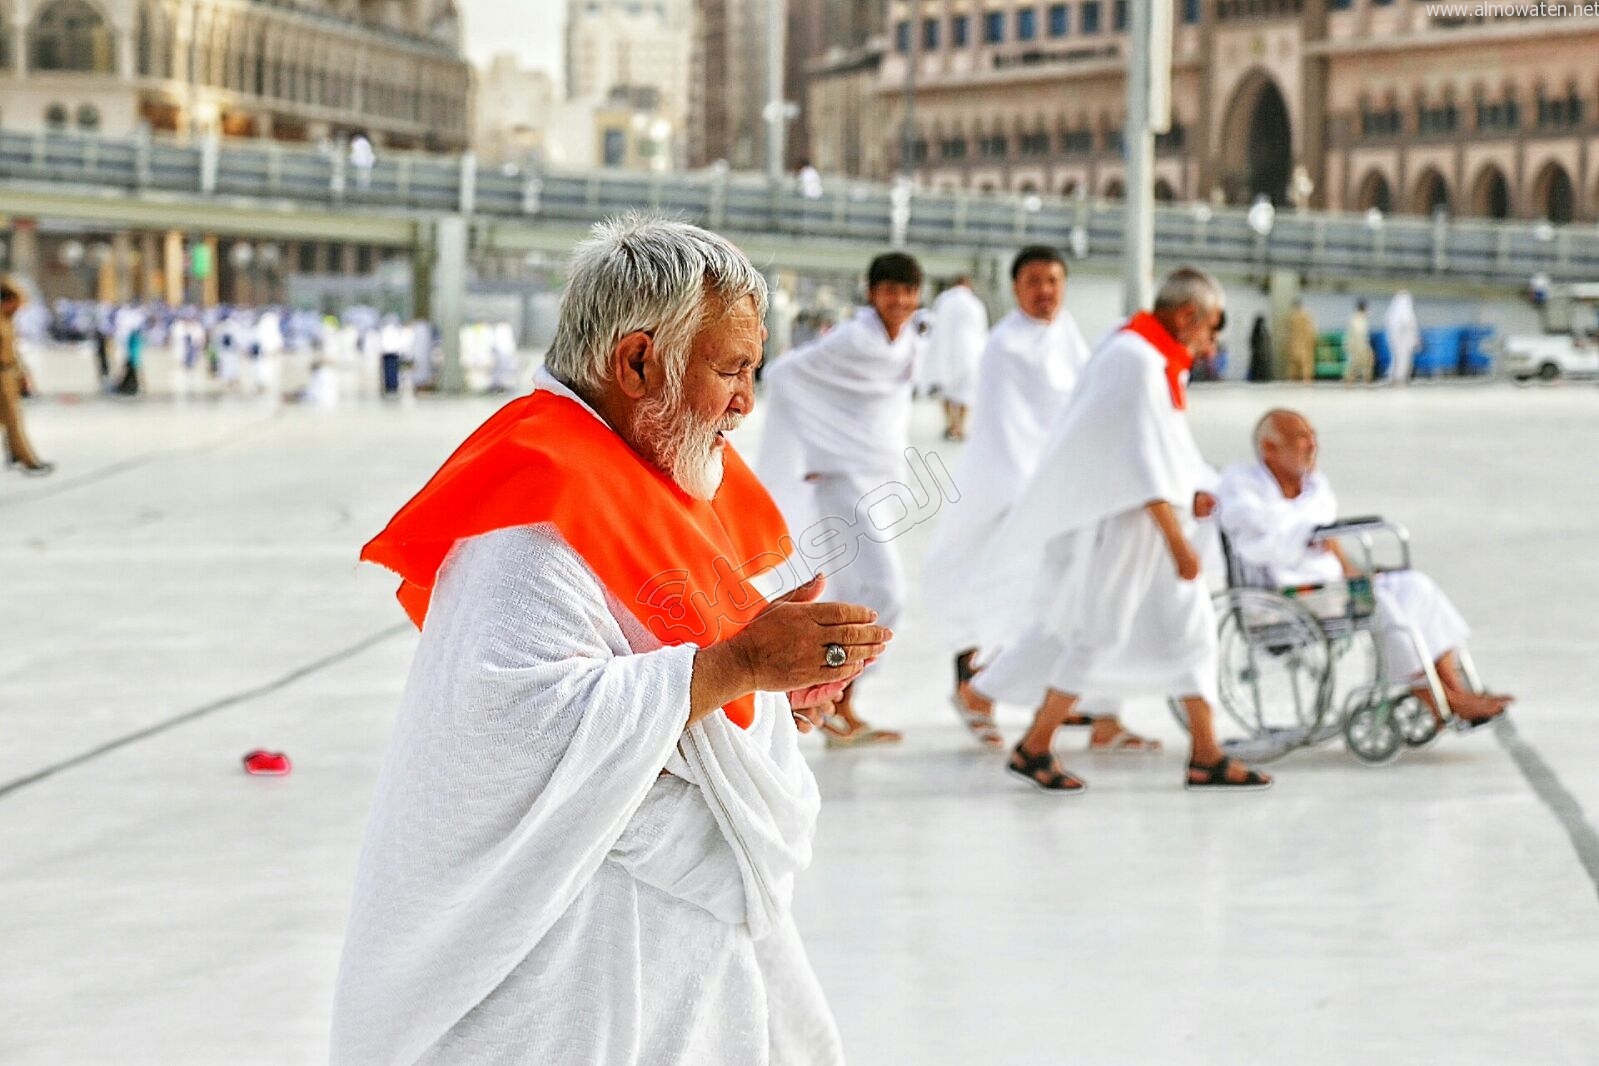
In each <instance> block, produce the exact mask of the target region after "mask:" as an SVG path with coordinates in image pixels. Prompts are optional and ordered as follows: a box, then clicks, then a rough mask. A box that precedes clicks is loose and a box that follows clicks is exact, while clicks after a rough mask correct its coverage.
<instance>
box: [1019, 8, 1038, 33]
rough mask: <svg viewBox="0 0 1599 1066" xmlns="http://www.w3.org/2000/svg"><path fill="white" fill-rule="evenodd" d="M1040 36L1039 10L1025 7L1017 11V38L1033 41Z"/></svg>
mask: <svg viewBox="0 0 1599 1066" xmlns="http://www.w3.org/2000/svg"><path fill="white" fill-rule="evenodd" d="M1037 36H1038V11H1037V9H1035V8H1031V7H1024V8H1022V9H1021V10H1020V11H1018V12H1016V39H1017V40H1018V41H1031V40H1032V39H1033V38H1035V37H1037Z"/></svg>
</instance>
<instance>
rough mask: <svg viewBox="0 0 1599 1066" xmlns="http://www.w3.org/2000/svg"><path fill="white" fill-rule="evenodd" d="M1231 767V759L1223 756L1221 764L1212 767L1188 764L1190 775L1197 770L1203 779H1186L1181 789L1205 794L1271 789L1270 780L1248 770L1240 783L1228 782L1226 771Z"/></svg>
mask: <svg viewBox="0 0 1599 1066" xmlns="http://www.w3.org/2000/svg"><path fill="white" fill-rule="evenodd" d="M1232 765H1233V761H1232V759H1230V758H1228V757H1227V756H1225V755H1223V756H1222V759H1221V762H1219V763H1216V764H1214V765H1212V766H1201V765H1199V764H1198V763H1197V762H1190V763H1189V764H1188V772H1189V773H1190V774H1192V773H1193V772H1194V771H1196V770H1197V771H1198V772H1200V773H1202V774H1204V775H1205V777H1204V779H1203V780H1200V781H1195V780H1194V779H1193V777H1188V778H1187V779H1186V780H1185V781H1184V782H1183V787H1185V788H1187V789H1188V791H1190V792H1207V791H1212V790H1214V791H1217V792H1223V791H1227V790H1229V789H1231V790H1234V791H1237V792H1262V791H1264V790H1266V789H1268V788H1270V787H1271V785H1272V782H1271V778H1269V777H1267V776H1265V775H1264V774H1262V773H1260V772H1259V771H1256V770H1250V771H1249V773H1248V776H1246V777H1245V778H1244V779H1243V780H1242V781H1230V780H1228V778H1227V771H1228V770H1230V769H1231V768H1232Z"/></svg>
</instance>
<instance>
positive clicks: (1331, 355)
mask: <svg viewBox="0 0 1599 1066" xmlns="http://www.w3.org/2000/svg"><path fill="white" fill-rule="evenodd" d="M1343 377H1344V331H1343V330H1341V329H1339V330H1334V331H1332V332H1331V333H1323V334H1322V335H1321V336H1320V337H1317V338H1316V380H1317V381H1342V380H1343Z"/></svg>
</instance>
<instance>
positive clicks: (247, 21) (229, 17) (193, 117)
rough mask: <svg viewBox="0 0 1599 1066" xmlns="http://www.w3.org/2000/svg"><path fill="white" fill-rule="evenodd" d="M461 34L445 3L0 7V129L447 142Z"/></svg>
mask: <svg viewBox="0 0 1599 1066" xmlns="http://www.w3.org/2000/svg"><path fill="white" fill-rule="evenodd" d="M460 36H461V31H460V25H459V20H458V19H457V16H456V12H455V7H454V6H453V3H452V2H451V0H322V2H318V0H308V2H303V3H296V4H292V5H290V4H267V3H250V2H245V0H0V122H3V123H4V124H5V125H6V126H7V127H10V128H20V129H61V130H68V129H72V130H82V131H99V132H104V133H108V134H112V135H126V134H128V133H131V132H132V131H133V130H134V129H135V128H137V127H138V126H139V125H140V124H146V125H148V126H149V127H150V128H152V129H153V130H155V131H157V132H169V133H181V134H187V133H197V132H204V131H207V130H212V129H215V130H217V131H219V132H221V133H222V134H224V135H227V136H244V137H274V138H278V139H283V140H320V139H322V138H326V137H338V136H341V135H346V134H354V133H357V132H359V133H364V134H365V135H366V136H367V137H368V138H370V139H371V140H372V141H373V142H374V143H376V144H377V145H379V146H389V147H396V148H426V149H437V150H459V149H461V148H464V147H466V144H467V142H468V136H469V125H468V122H469V115H468V110H469V106H470V98H471V77H472V75H471V68H470V67H469V66H468V64H467V63H466V61H465V60H464V59H462V58H461V55H460Z"/></svg>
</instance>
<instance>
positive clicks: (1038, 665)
mask: <svg viewBox="0 0 1599 1066" xmlns="http://www.w3.org/2000/svg"><path fill="white" fill-rule="evenodd" d="M1165 366H1166V363H1165V359H1164V357H1163V356H1162V355H1161V354H1160V353H1159V352H1158V351H1157V350H1156V349H1155V348H1154V346H1153V345H1151V344H1149V343H1148V342H1147V341H1145V340H1144V339H1143V338H1142V337H1139V336H1137V335H1135V334H1132V333H1128V332H1119V333H1116V334H1114V335H1113V336H1112V337H1111V338H1110V339H1109V340H1108V341H1107V342H1106V343H1105V345H1103V346H1102V347H1101V348H1100V349H1099V351H1098V352H1096V353H1095V354H1094V357H1093V359H1092V360H1090V361H1089V364H1088V366H1087V367H1086V368H1085V370H1084V371H1083V375H1082V379H1081V381H1080V382H1079V384H1078V387H1077V390H1076V393H1075V394H1074V395H1073V397H1072V400H1071V403H1070V405H1069V406H1068V407H1067V409H1066V412H1065V414H1064V415H1063V416H1062V417H1061V419H1060V420H1059V422H1058V423H1057V424H1056V427H1055V429H1054V431H1053V432H1052V433H1051V436H1050V441H1049V443H1048V446H1047V448H1046V452H1045V458H1044V460H1043V462H1042V463H1041V464H1040V466H1039V470H1038V473H1037V474H1036V475H1035V476H1034V478H1033V480H1032V482H1031V483H1030V484H1029V485H1028V487H1027V490H1026V491H1025V492H1024V493H1023V494H1022V496H1021V498H1020V499H1019V500H1018V501H1017V503H1016V506H1015V507H1014V508H1013V509H1012V511H1011V513H1010V516H1009V517H1008V518H1007V519H1006V521H1005V523H1004V525H1003V527H1002V528H1001V530H1000V533H999V536H998V538H997V539H996V541H995V544H994V547H993V549H992V551H990V552H989V553H987V555H988V558H989V559H990V560H991V562H990V564H989V565H988V566H986V567H985V568H984V573H983V575H982V577H981V578H980V584H979V588H980V589H981V595H982V597H983V602H982V604H981V610H980V615H979V618H980V629H981V635H982V638H983V639H982V641H981V643H982V644H983V645H984V646H988V647H997V646H1003V647H1004V648H1005V650H1004V651H1002V652H1001V653H1000V654H999V656H998V657H997V658H996V659H995V660H994V662H993V663H991V664H990V665H989V666H988V667H987V668H986V669H985V670H984V671H983V672H982V673H980V674H979V675H978V677H977V681H976V685H977V687H978V689H979V690H980V691H981V692H983V693H984V694H985V695H987V696H990V697H994V698H997V699H1001V700H1005V701H1007V702H1013V703H1035V702H1037V701H1038V700H1039V699H1040V698H1041V697H1042V695H1043V693H1044V691H1045V690H1046V689H1047V688H1054V689H1057V690H1059V691H1061V692H1065V693H1069V694H1073V695H1083V694H1085V693H1093V694H1096V695H1104V696H1119V697H1131V696H1144V695H1161V696H1169V697H1187V696H1196V695H1197V696H1204V697H1206V698H1209V699H1213V698H1214V695H1215V686H1216V625H1215V613H1214V611H1213V609H1212V607H1211V602H1210V593H1209V591H1208V589H1207V588H1206V586H1205V583H1204V581H1203V580H1194V581H1183V580H1181V579H1180V578H1179V577H1178V576H1177V568H1176V564H1175V563H1174V562H1173V560H1172V557H1171V553H1170V551H1169V550H1168V549H1167V547H1166V542H1165V540H1164V538H1163V537H1162V536H1161V533H1160V529H1159V527H1158V526H1157V525H1156V524H1155V521H1154V519H1153V518H1151V517H1150V516H1149V514H1148V513H1147V512H1146V511H1145V510H1144V507H1145V505H1146V504H1148V503H1150V502H1152V501H1155V500H1164V501H1166V502H1167V503H1169V504H1171V505H1172V507H1173V509H1174V510H1175V511H1176V512H1177V514H1178V516H1179V518H1180V519H1181V520H1183V521H1184V524H1185V526H1188V527H1191V525H1192V507H1193V498H1194V493H1195V492H1196V491H1198V490H1199V489H1201V488H1203V487H1205V485H1206V483H1207V480H1208V479H1207V467H1206V466H1205V463H1204V460H1203V459H1202V458H1201V457H1200V455H1199V449H1198V446H1197V445H1196V444H1195V443H1194V439H1193V435H1192V434H1191V432H1190V431H1189V428H1188V420H1187V418H1186V417H1185V416H1184V414H1183V412H1181V411H1178V410H1176V409H1175V408H1174V407H1173V405H1172V399H1171V392H1170V389H1169V388H1168V386H1167V382H1166V370H1165ZM1189 532H1190V535H1192V530H1191V528H1190V529H1189Z"/></svg>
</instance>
